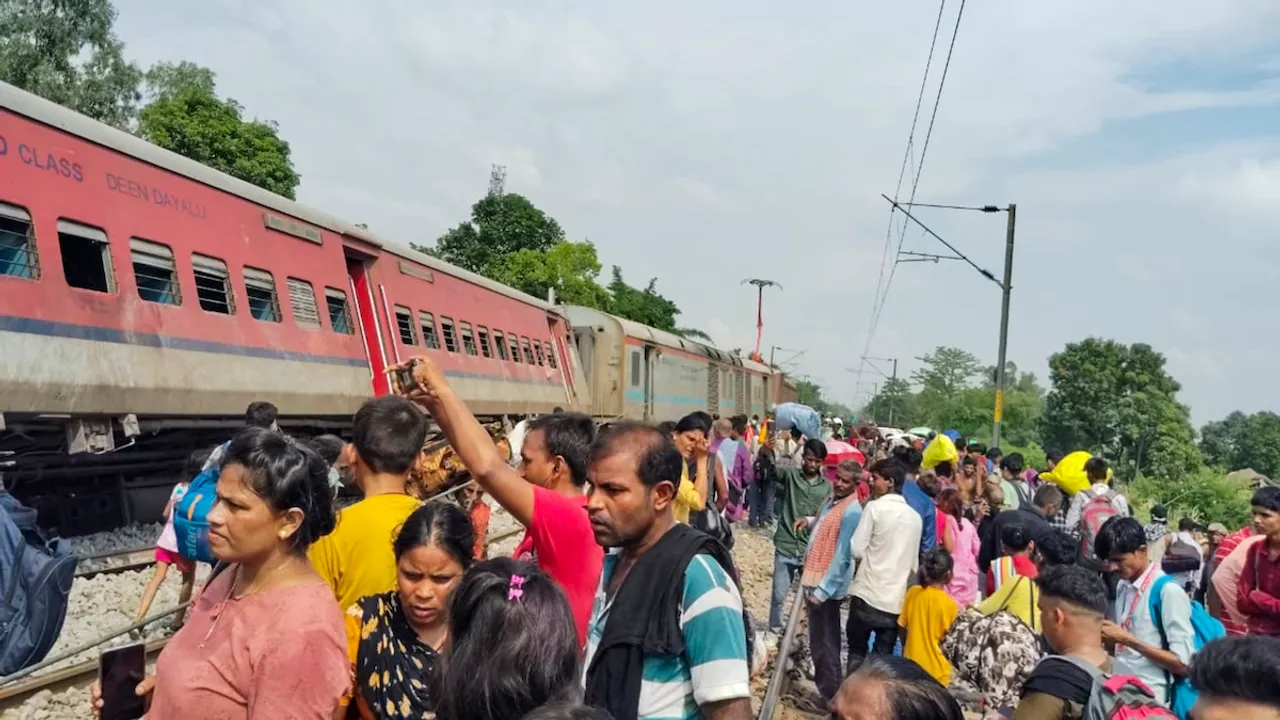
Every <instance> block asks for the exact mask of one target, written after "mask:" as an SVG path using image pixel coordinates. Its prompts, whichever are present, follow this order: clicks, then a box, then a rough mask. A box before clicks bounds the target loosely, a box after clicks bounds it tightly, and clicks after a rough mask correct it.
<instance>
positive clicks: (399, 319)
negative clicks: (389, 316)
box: [396, 305, 418, 345]
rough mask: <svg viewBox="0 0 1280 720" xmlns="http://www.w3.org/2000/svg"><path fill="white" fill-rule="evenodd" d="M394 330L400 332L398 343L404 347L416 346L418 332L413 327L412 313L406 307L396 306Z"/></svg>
mask: <svg viewBox="0 0 1280 720" xmlns="http://www.w3.org/2000/svg"><path fill="white" fill-rule="evenodd" d="M396 329H397V330H399V331H400V342H402V343H404V344H405V345H417V344H418V330H417V329H416V328H415V327H414V326H413V311H412V310H410V309H409V308H407V307H403V306H400V305H397V306H396Z"/></svg>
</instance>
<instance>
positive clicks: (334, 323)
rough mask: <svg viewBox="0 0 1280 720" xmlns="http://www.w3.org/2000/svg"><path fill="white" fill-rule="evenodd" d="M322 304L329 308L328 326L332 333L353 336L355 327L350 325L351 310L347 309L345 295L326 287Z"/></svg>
mask: <svg viewBox="0 0 1280 720" xmlns="http://www.w3.org/2000/svg"><path fill="white" fill-rule="evenodd" d="M324 302H325V305H327V306H328V308H329V326H330V327H332V328H333V331H334V332H336V333H342V334H343V335H355V334H356V329H355V326H353V325H352V324H351V309H350V308H348V307H347V294H346V293H344V292H342V291H341V290H335V289H334V288H331V287H327V288H325V289H324Z"/></svg>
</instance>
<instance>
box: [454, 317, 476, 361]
mask: <svg viewBox="0 0 1280 720" xmlns="http://www.w3.org/2000/svg"><path fill="white" fill-rule="evenodd" d="M458 329H459V330H460V331H461V333H462V351H463V352H465V353H466V354H468V355H475V354H476V337H475V335H474V334H473V333H472V332H471V323H469V322H467V321H466V320H463V321H462V322H460V323H458Z"/></svg>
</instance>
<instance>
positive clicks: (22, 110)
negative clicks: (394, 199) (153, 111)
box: [0, 82, 559, 312]
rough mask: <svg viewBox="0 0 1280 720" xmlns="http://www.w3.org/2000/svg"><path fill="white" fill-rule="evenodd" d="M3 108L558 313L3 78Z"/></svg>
mask: <svg viewBox="0 0 1280 720" xmlns="http://www.w3.org/2000/svg"><path fill="white" fill-rule="evenodd" d="M0 108H3V109H5V110H10V111H12V112H14V113H16V114H18V115H21V116H23V117H27V118H30V119H31V120H35V121H36V122H38V123H41V124H44V125H48V126H49V127H52V128H55V129H58V130H61V131H63V132H66V133H69V134H71V135H75V136H76V137H79V138H82V139H84V140H88V141H89V142H91V143H94V144H95V145H100V146H102V147H105V148H108V149H110V150H115V151H116V152H119V153H123V154H125V155H128V156H130V157H133V158H134V159H137V160H141V161H142V162H145V163H147V164H149V165H154V166H155V167H158V168H161V169H162V170H168V171H169V172H172V173H176V174H178V175H182V176H184V177H186V178H188V179H191V180H194V181H196V182H198V183H200V184H202V185H207V186H209V187H211V188H214V189H215V190H221V191H223V192H226V193H230V194H232V195H235V196H237V197H240V198H243V199H245V200H248V201H250V202H252V203H254V204H256V205H260V206H262V207H265V208H270V209H272V210H276V211H277V212H282V213H285V214H286V215H289V216H291V217H294V218H297V219H298V220H302V221H304V222H307V223H310V224H312V225H316V226H318V227H322V228H324V229H326V230H329V231H330V232H334V233H337V234H339V235H346V236H348V237H352V238H356V239H358V240H362V241H364V242H367V243H369V244H371V245H374V246H376V247H379V248H382V249H383V250H386V251H387V252H389V253H391V254H393V255H396V256H398V257H401V258H404V259H406V260H412V261H414V262H417V263H421V264H422V265H426V266H427V267H430V268H432V269H433V270H437V271H439V272H442V273H445V274H447V275H453V276H454V277H457V278H460V279H462V280H466V281H467V282H470V283H474V284H476V285H479V286H481V287H484V288H486V289H489V290H492V291H494V292H497V293H501V294H503V295H506V296H508V297H510V298H513V299H516V300H520V301H521V302H525V303H528V304H530V305H534V306H537V307H539V308H541V309H544V310H548V311H552V312H559V309H558V308H556V307H555V306H554V305H551V304H549V303H547V302H546V301H545V300H542V299H541V298H537V297H534V296H533V295H528V294H526V293H523V292H520V291H519V290H516V289H515V288H512V287H509V286H507V285H503V284H502V283H499V282H495V281H493V280H490V279H489V278H486V277H484V276H482V275H477V274H476V273H473V272H469V271H467V270H463V269H462V268H460V267H456V266H454V265H450V264H449V263H447V262H445V261H443V260H440V259H438V258H433V257H431V256H429V255H424V254H423V253H420V252H417V251H415V250H411V249H409V248H408V247H406V246H403V245H400V244H399V243H396V242H389V241H386V240H383V239H382V238H379V237H378V236H376V235H374V234H373V233H371V232H369V231H368V230H366V229H364V228H361V227H357V226H355V225H353V224H351V223H349V222H347V221H345V220H342V219H340V218H337V217H334V216H333V215H330V214H328V213H326V212H323V211H321V210H316V209H315V208H311V207H308V206H306V205H303V204H301V203H298V202H294V201H293V200H290V199H288V198H286V197H282V196H280V195H276V194H275V193H273V192H270V191H267V190H264V189H262V188H260V187H258V186H257V185H253V184H251V183H247V182H245V181H243V180H240V179H239V178H234V177H232V176H230V175H227V174H226V173H224V172H221V171H218V170H214V169H213V168H211V167H209V166H208V165H204V164H202V163H198V162H196V161H195V160H192V159H190V158H186V157H183V156H182V155H179V154H177V153H175V152H172V151H170V150H165V149H164V148H162V147H160V146H158V145H153V144H151V143H149V142H147V141H146V140H143V139H142V138H139V137H136V136H134V135H130V134H129V133H127V132H124V131H123V130H117V129H116V128H113V127H111V126H109V125H104V124H103V123H100V122H98V121H97V120H94V119H92V118H89V117H86V116H84V115H81V114H80V113H78V112H75V111H74V110H68V109H67V108H65V107H62V106H61V105H58V104H57V103H54V102H51V101H49V100H45V99H44V98H42V97H40V96H38V95H33V94H31V93H29V92H27V91H25V90H22V89H20V88H17V87H14V86H13V85H9V84H8V83H4V82H0Z"/></svg>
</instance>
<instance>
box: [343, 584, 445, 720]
mask: <svg viewBox="0 0 1280 720" xmlns="http://www.w3.org/2000/svg"><path fill="white" fill-rule="evenodd" d="M346 625H347V652H348V655H349V657H350V659H351V669H352V693H353V695H354V697H346V698H343V701H342V702H343V704H344V705H347V706H348V708H349V709H348V711H347V717H348V718H359V719H360V720H383V719H384V718H414V719H415V720H416V719H418V718H434V717H435V708H436V700H437V693H436V689H435V688H436V680H437V678H436V665H437V662H438V660H439V654H438V653H437V652H436V651H435V650H433V649H432V648H430V647H428V646H427V645H426V644H424V643H423V642H422V641H421V640H419V639H418V634H417V633H416V632H415V631H414V630H413V628H412V627H411V626H410V625H409V621H408V620H406V619H405V616H404V611H403V610H402V609H401V607H400V596H399V595H398V594H397V593H396V592H395V591H394V590H393V591H391V592H389V593H383V594H381V595H369V596H367V597H363V598H360V599H359V600H358V601H356V604H354V605H352V606H351V607H350V608H348V609H347V613H346ZM353 700H354V702H353Z"/></svg>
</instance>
